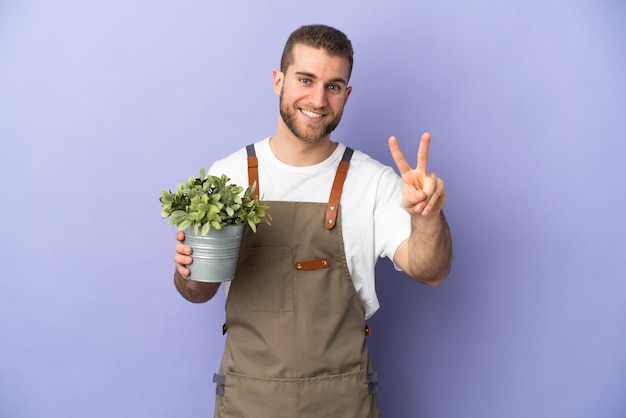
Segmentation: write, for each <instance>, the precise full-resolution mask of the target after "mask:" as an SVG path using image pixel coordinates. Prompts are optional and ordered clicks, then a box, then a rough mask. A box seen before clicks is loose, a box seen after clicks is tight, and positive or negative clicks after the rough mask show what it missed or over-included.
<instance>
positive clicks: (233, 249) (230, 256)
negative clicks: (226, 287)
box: [185, 224, 246, 282]
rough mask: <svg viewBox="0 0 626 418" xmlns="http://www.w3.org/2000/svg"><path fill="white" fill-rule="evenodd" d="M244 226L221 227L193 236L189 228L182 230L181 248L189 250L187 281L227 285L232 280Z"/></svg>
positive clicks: (191, 228) (191, 229)
mask: <svg viewBox="0 0 626 418" xmlns="http://www.w3.org/2000/svg"><path fill="white" fill-rule="evenodd" d="M245 225H246V224H239V225H225V226H223V227H222V229H213V228H211V229H210V230H209V233H208V234H207V235H205V236H202V235H196V234H195V233H194V231H193V227H190V228H187V229H186V230H185V244H187V245H189V246H190V247H191V248H192V249H193V253H192V254H191V256H192V257H193V263H191V264H189V265H188V266H187V268H188V269H189V271H191V273H190V274H189V278H190V279H192V280H196V281H199V282H228V281H230V280H232V279H233V278H234V277H235V269H236V267H237V258H238V257H239V247H240V245H241V236H242V234H243V228H244V226H245Z"/></svg>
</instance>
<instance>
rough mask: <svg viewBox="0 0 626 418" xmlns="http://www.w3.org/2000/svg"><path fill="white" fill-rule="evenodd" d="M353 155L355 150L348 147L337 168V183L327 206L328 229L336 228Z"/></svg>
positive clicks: (325, 223)
mask: <svg viewBox="0 0 626 418" xmlns="http://www.w3.org/2000/svg"><path fill="white" fill-rule="evenodd" d="M353 153H354V150H353V149H352V148H350V147H346V150H345V151H344V153H343V157H342V158H341V161H340V162H339V167H337V174H335V181H333V187H332V189H330V198H329V199H328V206H326V220H325V222H324V226H325V227H326V229H333V228H334V227H335V221H336V220H337V212H338V211H339V200H340V199H341V192H342V190H343V182H344V181H346V176H347V175H348V167H349V166H350V159H351V158H352V154H353Z"/></svg>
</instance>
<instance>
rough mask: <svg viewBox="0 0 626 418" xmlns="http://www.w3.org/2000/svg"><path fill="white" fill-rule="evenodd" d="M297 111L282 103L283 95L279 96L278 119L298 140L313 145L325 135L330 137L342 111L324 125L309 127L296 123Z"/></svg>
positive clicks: (308, 125)
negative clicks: (279, 118)
mask: <svg viewBox="0 0 626 418" xmlns="http://www.w3.org/2000/svg"><path fill="white" fill-rule="evenodd" d="M298 112H299V110H298V109H297V108H296V107H295V106H289V105H288V104H287V103H285V102H284V101H283V95H282V94H281V95H280V117H281V118H282V119H283V122H284V123H285V125H287V128H289V130H290V131H291V133H293V134H294V135H295V136H296V137H297V138H298V139H300V140H302V141H304V142H308V143H309V144H314V143H316V142H317V141H319V140H320V139H322V138H324V137H325V136H327V135H330V133H331V132H332V131H334V130H335V128H336V127H337V126H338V125H339V122H340V121H341V117H342V116H343V110H341V111H340V112H339V113H337V114H336V115H335V117H334V118H333V119H331V120H329V121H328V122H326V123H324V124H319V125H310V124H304V123H303V124H301V125H298V123H297V113H298Z"/></svg>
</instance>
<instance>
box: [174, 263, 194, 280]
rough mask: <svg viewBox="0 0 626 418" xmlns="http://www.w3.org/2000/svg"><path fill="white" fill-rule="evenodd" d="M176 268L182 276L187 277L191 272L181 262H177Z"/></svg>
mask: <svg viewBox="0 0 626 418" xmlns="http://www.w3.org/2000/svg"><path fill="white" fill-rule="evenodd" d="M177 268H178V274H180V275H181V276H183V278H185V279H186V278H187V277H188V276H189V274H190V273H191V271H189V269H188V268H187V267H185V266H183V265H181V264H179V265H178V266H177Z"/></svg>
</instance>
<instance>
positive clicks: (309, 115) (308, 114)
mask: <svg viewBox="0 0 626 418" xmlns="http://www.w3.org/2000/svg"><path fill="white" fill-rule="evenodd" d="M302 113H304V114H305V115H306V116H308V117H310V118H321V117H322V115H321V114H320V113H315V112H311V111H310V110H305V109H302Z"/></svg>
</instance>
